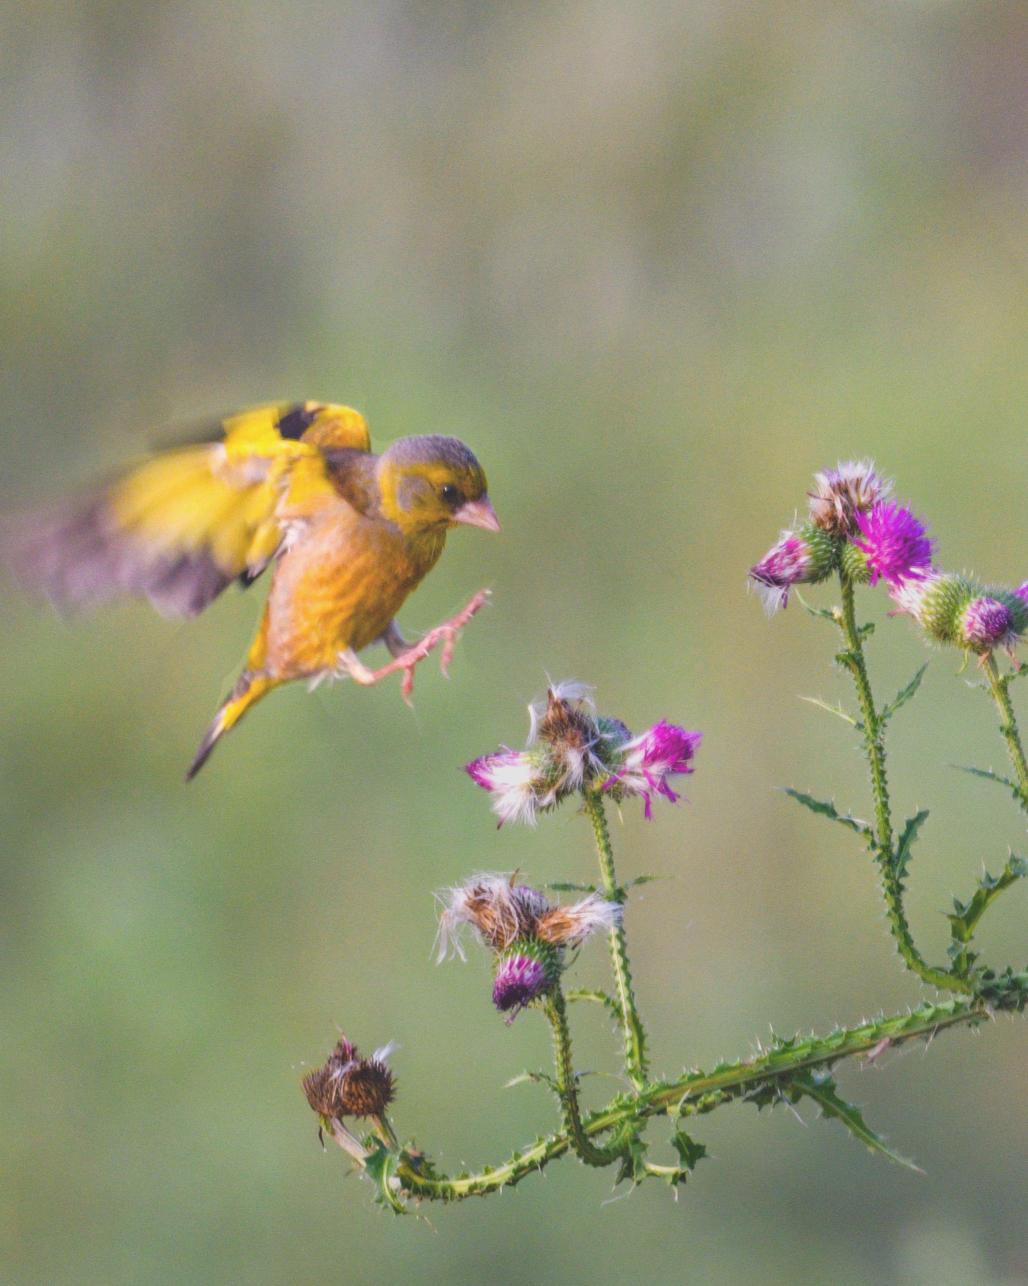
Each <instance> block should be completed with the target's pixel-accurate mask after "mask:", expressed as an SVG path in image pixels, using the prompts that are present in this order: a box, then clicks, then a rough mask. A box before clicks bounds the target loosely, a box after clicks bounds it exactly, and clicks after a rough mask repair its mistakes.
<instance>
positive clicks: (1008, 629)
mask: <svg viewBox="0 0 1028 1286" xmlns="http://www.w3.org/2000/svg"><path fill="white" fill-rule="evenodd" d="M960 633H961V636H962V638H961V641H962V642H963V643H964V644H966V646H967V647H971V648H974V649H976V650H977V651H983V652H991V651H992V649H993V648H994V647H998V646H1000V645H1004V646H1007V647H1009V646H1010V645H1011V643H1012V642H1016V634H1015V632H1014V629H1013V620H1012V617H1011V615H1010V608H1009V607H1007V605H1006V604H1005V603H1001V602H1000V601H999V599H996V598H990V597H989V596H988V595H982V596H981V597H979V598H972V599H971V601H970V603H968V605H967V607H965V608H964V614H963V616H962V617H961V621H960Z"/></svg>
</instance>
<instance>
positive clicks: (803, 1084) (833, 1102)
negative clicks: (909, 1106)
mask: <svg viewBox="0 0 1028 1286" xmlns="http://www.w3.org/2000/svg"><path fill="white" fill-rule="evenodd" d="M789 1084H790V1087H791V1088H793V1089H795V1090H796V1091H797V1092H798V1093H799V1095H800V1096H802V1097H804V1098H809V1099H812V1100H813V1101H814V1102H815V1103H816V1104H817V1105H818V1107H819V1108H820V1109H821V1111H822V1113H823V1115H825V1116H830V1117H832V1118H834V1119H835V1120H836V1121H841V1122H842V1124H843V1125H844V1126H845V1127H846V1129H847V1130H849V1132H850V1133H851V1134H852V1135H853V1137H854V1138H856V1139H859V1140H860V1142H861V1143H863V1144H864V1145H865V1146H866V1147H868V1148H870V1149H871V1151H872V1152H880V1153H881V1154H882V1156H884V1157H888V1158H889V1160H890V1161H895V1162H896V1164H897V1165H903V1166H906V1167H907V1168H908V1169H910V1170H915V1171H916V1172H917V1173H918V1174H923V1173H924V1171H923V1170H922V1169H921V1168H920V1166H917V1165H915V1164H914V1162H913V1161H909V1160H907V1158H906V1157H904V1156H900V1154H899V1153H898V1152H895V1151H893V1149H892V1148H890V1147H889V1146H888V1144H886V1143H885V1141H884V1140H883V1139H882V1138H881V1136H880V1135H878V1134H876V1133H875V1132H874V1130H872V1129H871V1127H870V1126H869V1125H868V1124H867V1122H866V1121H865V1120H864V1118H863V1116H862V1115H861V1112H860V1109H859V1108H858V1107H855V1106H854V1104H852V1103H847V1102H846V1100H845V1099H844V1098H842V1097H841V1096H840V1095H839V1090H838V1086H837V1085H836V1083H835V1079H834V1077H832V1076H831V1075H829V1073H828V1072H823V1071H808V1072H800V1073H799V1074H798V1075H796V1076H793V1077H791V1078H790V1081H789Z"/></svg>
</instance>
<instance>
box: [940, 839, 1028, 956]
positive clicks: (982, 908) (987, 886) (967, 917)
mask: <svg viewBox="0 0 1028 1286" xmlns="http://www.w3.org/2000/svg"><path fill="white" fill-rule="evenodd" d="M1026 876H1028V861H1026V860H1025V859H1024V858H1023V857H1018V856H1017V855H1016V854H1014V853H1011V854H1010V857H1009V858H1008V859H1007V864H1006V866H1004V868H1003V870H1002V871H1000V873H999V875H990V874H989V873H988V871H986V872H985V874H984V875H983V876H982V878H981V879H980V880H979V881H978V887H977V888H976V889H975V891H974V894H973V896H972V897H971V898H970V899H969V900H968V901H967V902H958V901H957V900H956V899H955V898H954V900H953V906H954V910H953V911H951V912H950V914H949V915H948V916H947V917H946V918H947V919H948V920H949V930H950V935H951V937H952V939H953V944H952V946H951V947H950V956H951V958H952V960H953V967H954V969H955V970H956V972H957V973H961V974H966V973H967V972H968V970H969V969H970V968H971V965H972V964H973V963H974V961H975V959H976V956H975V953H974V952H973V951H969V950H968V944H969V943H970V942H971V939H972V938H973V937H974V931H975V929H976V927H977V925H978V921H979V920H980V919H981V918H982V916H983V915H984V914H985V912H986V911H987V910H988V909H989V907H990V906H991V905H992V903H993V902H994V901H995V900H996V898H998V897H999V895H1000V894H1001V893H1002V892H1003V890H1004V889H1008V888H1010V886H1011V885H1012V884H1016V883H1017V881H1018V880H1023V879H1024V878H1025V877H1026Z"/></svg>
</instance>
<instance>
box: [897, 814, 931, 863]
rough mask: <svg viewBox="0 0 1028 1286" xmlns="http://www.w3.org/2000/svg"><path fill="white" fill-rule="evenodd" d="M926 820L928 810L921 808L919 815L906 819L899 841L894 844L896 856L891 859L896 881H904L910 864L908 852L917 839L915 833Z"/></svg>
mask: <svg viewBox="0 0 1028 1286" xmlns="http://www.w3.org/2000/svg"><path fill="white" fill-rule="evenodd" d="M927 820H928V809H927V808H922V809H921V811H920V812H919V813H915V814H914V816H913V817H908V818H907V820H906V824H905V825H904V827H903V830H902V831H901V833H900V837H899V841H898V842H897V844H896V856H895V858H894V859H893V870H894V871H895V872H896V878H897V879H898V880H903V879H906V876H907V866H908V865H909V863H910V852H911V849H912V848H913V847H914V840H916V839H917V833H918V831H919V830H920V829H921V827H922V826H923V825H924V824H925V822H926V821H927Z"/></svg>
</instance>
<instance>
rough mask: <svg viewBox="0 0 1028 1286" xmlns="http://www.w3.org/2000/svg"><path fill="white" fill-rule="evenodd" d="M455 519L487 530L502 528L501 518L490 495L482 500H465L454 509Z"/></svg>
mask: <svg viewBox="0 0 1028 1286" xmlns="http://www.w3.org/2000/svg"><path fill="white" fill-rule="evenodd" d="M453 521H454V522H462V523H466V524H467V525H468V526H469V527H484V528H485V530H486V531H499V530H500V523H499V519H498V518H497V517H496V511H495V510H494V509H493V506H492V504H491V503H490V500H489V497H488V496H483V497H482V498H481V500H465V502H464V503H463V504H462V505H461V507H460V508H459V509H457V510H455V511H454V514H453Z"/></svg>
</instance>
